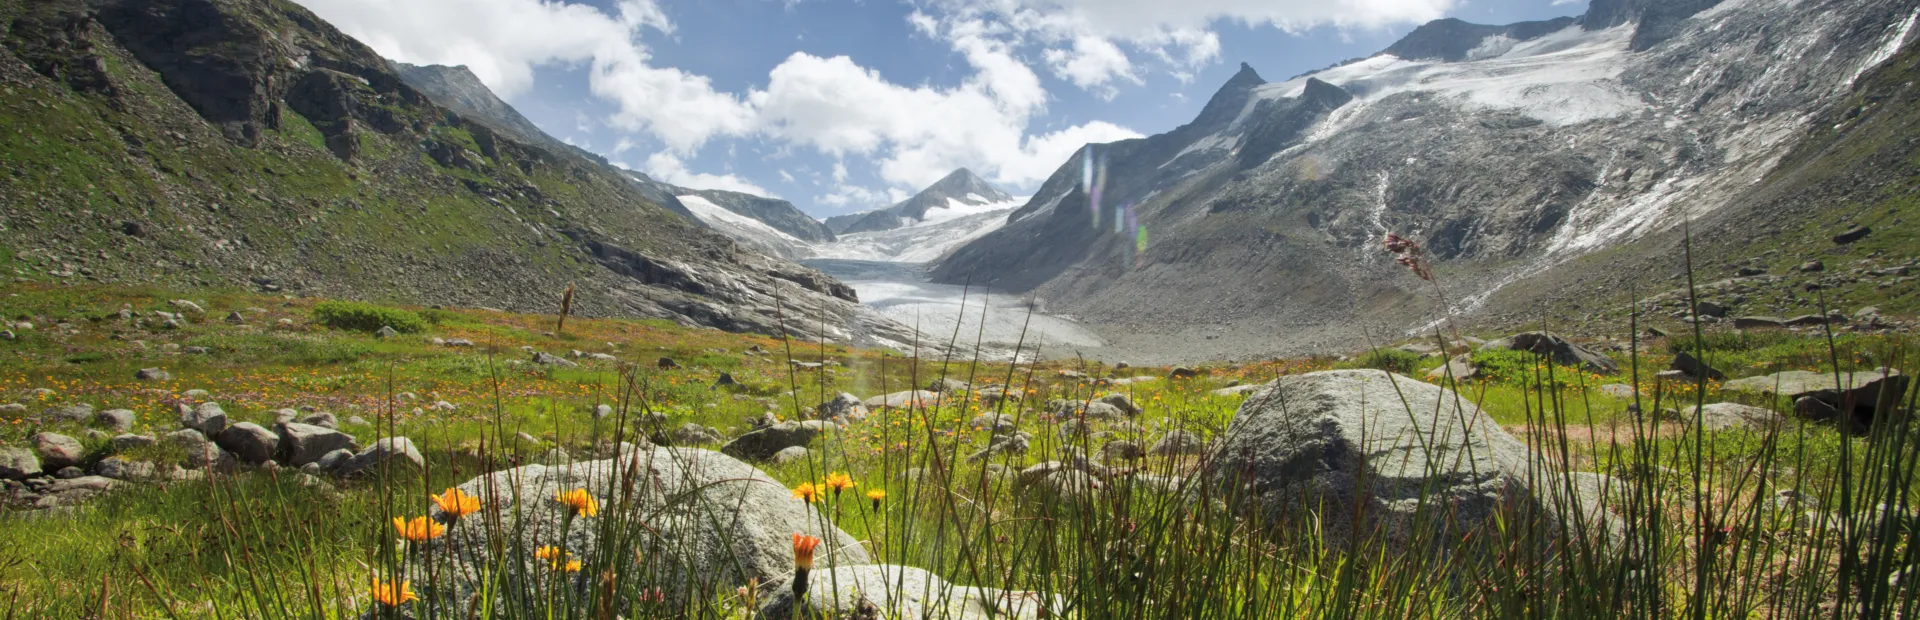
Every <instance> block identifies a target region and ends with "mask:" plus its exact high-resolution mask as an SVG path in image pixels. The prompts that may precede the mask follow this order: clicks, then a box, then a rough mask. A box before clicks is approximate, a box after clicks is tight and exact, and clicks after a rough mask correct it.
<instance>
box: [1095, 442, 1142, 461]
mask: <svg viewBox="0 0 1920 620" xmlns="http://www.w3.org/2000/svg"><path fill="white" fill-rule="evenodd" d="M1100 456H1101V457H1103V458H1105V459H1106V460H1108V461H1137V460H1140V459H1143V458H1146V457H1147V451H1146V450H1144V449H1141V448H1140V444H1137V443H1134V442H1131V441H1127V440H1124V439H1121V440H1115V441H1109V442H1107V443H1106V445H1103V446H1100Z"/></svg>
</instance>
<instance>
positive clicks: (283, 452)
mask: <svg viewBox="0 0 1920 620" xmlns="http://www.w3.org/2000/svg"><path fill="white" fill-rule="evenodd" d="M352 444H353V437H352V436H349V435H347V434H346V433H342V432H340V431H336V430H333V429H330V428H326V427H322V426H316V425H312V424H302V423H299V422H289V423H286V424H282V425H280V460H281V461H284V462H286V464H287V465H291V466H294V467H299V466H302V465H306V464H308V463H312V462H315V461H318V460H320V457H323V456H326V455H327V453H329V452H333V451H335V450H341V449H347V448H348V447H349V446H351V445H352Z"/></svg>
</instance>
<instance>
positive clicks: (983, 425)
mask: <svg viewBox="0 0 1920 620" xmlns="http://www.w3.org/2000/svg"><path fill="white" fill-rule="evenodd" d="M967 426H969V427H972V428H975V429H979V430H983V431H990V432H992V433H994V434H999V433H1002V432H1006V431H1012V430H1015V429H1016V428H1017V426H1016V425H1015V424H1014V423H1013V416H1011V415H1007V414H1004V413H994V412H991V411H989V412H986V413H982V414H980V415H977V416H974V417H973V420H971V421H969V422H967Z"/></svg>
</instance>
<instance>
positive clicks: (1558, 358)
mask: <svg viewBox="0 0 1920 620" xmlns="http://www.w3.org/2000/svg"><path fill="white" fill-rule="evenodd" d="M1482 348H1493V349H1509V350H1513V351H1526V352H1529V353H1533V354H1534V355H1541V356H1545V357H1547V358H1548V359H1551V360H1553V363H1555V364H1559V365H1561V366H1572V367H1576V368H1579V369H1581V370H1585V371H1587V372H1591V373H1595V374H1602V375H1610V374H1613V373H1616V372H1619V371H1620V365H1619V364H1616V363H1614V361H1613V359H1612V358H1609V357H1607V356H1606V355H1602V354H1600V353H1595V352H1593V351H1588V350H1587V349H1585V348H1582V347H1581V346H1580V345H1577V344H1573V343H1571V342H1567V341H1566V339H1564V338H1561V337H1559V336H1555V335H1552V334H1547V333H1543V332H1527V333H1524V334H1514V335H1513V336H1510V337H1507V338H1502V339H1500V340H1495V341H1493V342H1489V343H1487V344H1486V345H1485V346H1484V347H1482Z"/></svg>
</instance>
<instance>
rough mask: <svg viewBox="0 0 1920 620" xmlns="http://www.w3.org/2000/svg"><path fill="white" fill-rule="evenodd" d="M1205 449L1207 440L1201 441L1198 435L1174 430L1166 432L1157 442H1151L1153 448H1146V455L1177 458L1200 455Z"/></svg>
mask: <svg viewBox="0 0 1920 620" xmlns="http://www.w3.org/2000/svg"><path fill="white" fill-rule="evenodd" d="M1206 449H1207V440H1205V439H1201V438H1200V436H1199V435H1195V434H1193V433H1189V432H1187V431H1178V430H1176V431H1167V435H1166V436H1165V437H1161V438H1160V440H1159V441H1156V442H1153V447H1152V448H1148V449H1147V453H1149V454H1152V455H1154V456H1179V455H1187V454H1200V453H1201V452H1205V451H1206Z"/></svg>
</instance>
